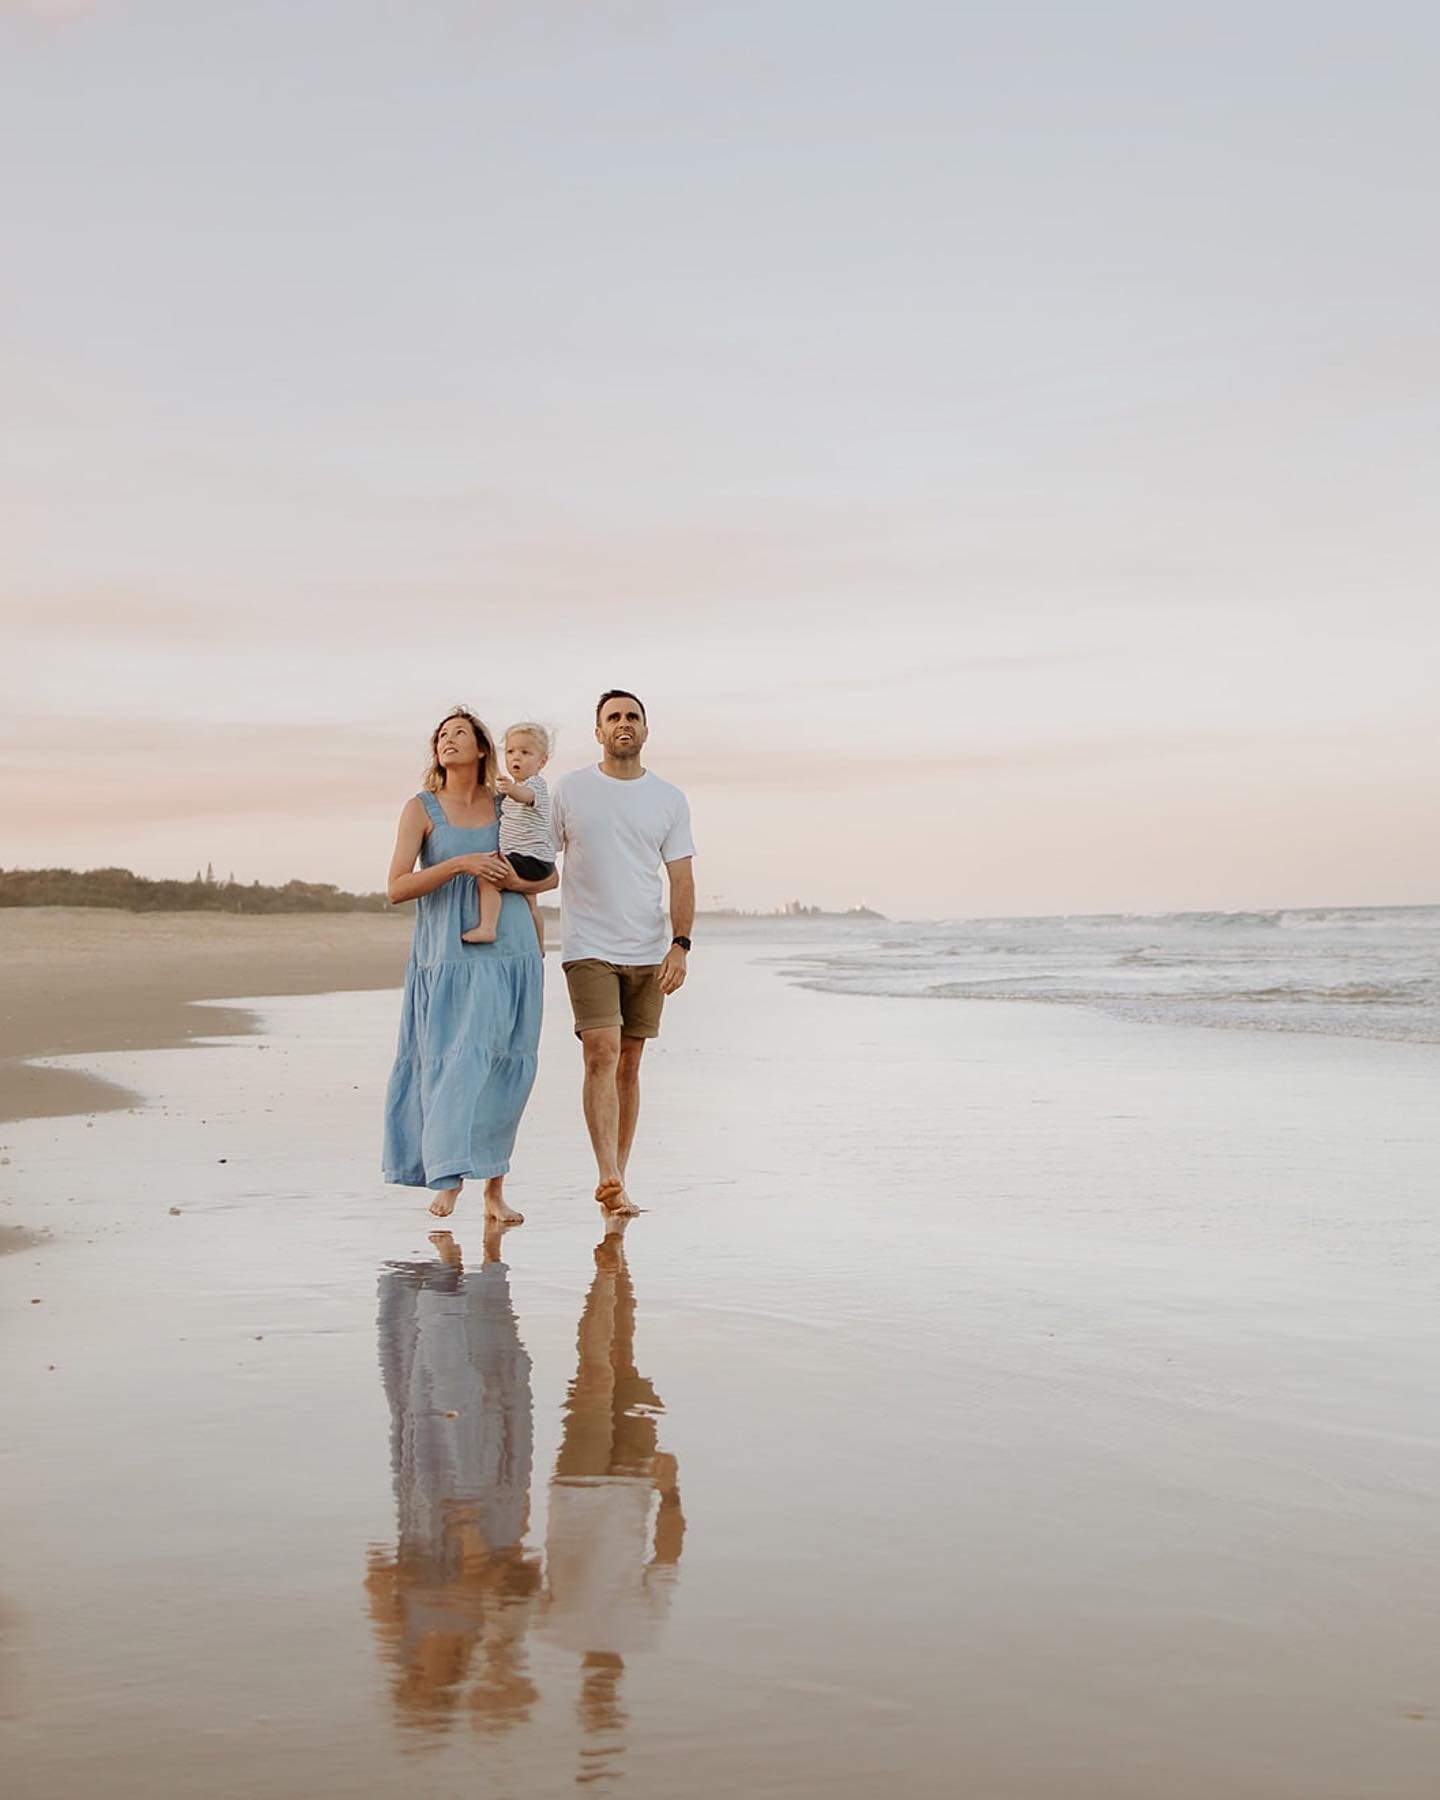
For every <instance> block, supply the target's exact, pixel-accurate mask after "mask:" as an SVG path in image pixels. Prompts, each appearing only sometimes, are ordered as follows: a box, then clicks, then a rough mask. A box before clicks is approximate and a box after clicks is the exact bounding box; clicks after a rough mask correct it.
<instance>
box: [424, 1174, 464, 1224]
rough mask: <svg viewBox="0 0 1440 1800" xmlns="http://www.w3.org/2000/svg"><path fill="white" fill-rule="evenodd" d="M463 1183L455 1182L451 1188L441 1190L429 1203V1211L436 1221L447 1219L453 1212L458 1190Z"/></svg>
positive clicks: (458, 1195) (458, 1193)
mask: <svg viewBox="0 0 1440 1800" xmlns="http://www.w3.org/2000/svg"><path fill="white" fill-rule="evenodd" d="M464 1185H465V1183H464V1182H463V1181H457V1182H456V1183H455V1185H454V1187H453V1188H441V1190H440V1192H439V1193H438V1194H437V1195H436V1196H435V1198H434V1199H433V1200H432V1201H431V1202H430V1210H431V1212H432V1213H434V1215H435V1217H436V1218H437V1219H448V1218H449V1217H450V1215H451V1213H452V1212H454V1210H455V1202H456V1201H457V1200H458V1199H459V1198H460V1190H461V1188H463V1187H464Z"/></svg>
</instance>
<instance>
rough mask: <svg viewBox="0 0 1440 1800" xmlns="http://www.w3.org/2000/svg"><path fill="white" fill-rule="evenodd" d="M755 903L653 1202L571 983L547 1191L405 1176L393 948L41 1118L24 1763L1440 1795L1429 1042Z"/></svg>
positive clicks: (7, 1595) (667, 1119) (18, 1476)
mask: <svg viewBox="0 0 1440 1800" xmlns="http://www.w3.org/2000/svg"><path fill="white" fill-rule="evenodd" d="M752 954H753V952H747V951H742V950H739V949H735V948H731V947H727V948H725V949H723V950H715V951H713V952H712V953H711V959H707V961H706V963H705V964H704V965H700V959H699V958H698V957H697V959H696V960H697V973H696V978H695V979H694V981H693V985H692V987H691V988H690V989H689V990H687V992H686V993H685V994H683V995H682V996H680V997H679V998H678V999H677V1000H676V1001H675V1002H672V1004H671V1007H670V1011H669V1016H668V1017H667V1022H666V1032H665V1036H664V1037H663V1038H662V1039H661V1040H660V1043H659V1044H658V1045H657V1046H656V1047H655V1048H654V1050H653V1051H652V1052H651V1053H650V1054H649V1057H648V1061H647V1071H646V1073H647V1086H646V1102H645V1104H646V1114H645V1117H644V1119H643V1120H642V1126H641V1134H642V1148H641V1151H640V1153H639V1154H638V1156H637V1162H636V1168H635V1171H634V1173H635V1176H636V1181H635V1186H636V1189H637V1196H638V1198H640V1200H641V1201H642V1203H646V1204H649V1205H651V1206H652V1208H653V1210H652V1211H650V1212H649V1213H647V1214H646V1215H645V1216H644V1217H642V1218H641V1219H640V1220H638V1221H637V1222H636V1223H635V1224H634V1225H633V1226H632V1227H631V1228H630V1230H629V1231H628V1233H627V1234H626V1235H625V1237H624V1238H623V1239H622V1240H618V1241H617V1240H614V1239H611V1240H605V1239H604V1238H603V1237H602V1234H601V1231H600V1229H599V1223H598V1220H597V1218H596V1217H595V1209H594V1207H593V1205H592V1204H591V1203H589V1202H588V1201H587V1199H586V1194H587V1192H588V1185H589V1181H588V1173H587V1166H586V1160H585V1155H584V1151H583V1144H582V1136H581V1129H580V1125H579V1120H578V1107H577V1100H578V1095H577V1082H578V1071H577V1069H576V1067H575V1060H576V1059H575V1052H574V1047H573V1043H572V1042H571V1041H570V1039H569V1036H568V1032H567V1030H566V1028H565V1020H564V1007H563V995H562V994H561V992H560V991H559V989H558V985H557V986H555V987H552V989H551V992H550V996H549V1000H550V1016H549V1019H548V1021H547V1027H546V1040H545V1045H544V1056H543V1060H542V1069H541V1077H540V1085H539V1088H538V1090H537V1095H536V1099H535V1102H534V1103H533V1105H532V1109H531V1112H530V1114H529V1115H528V1117H527V1120H526V1123H525V1128H524V1132H523V1135H522V1140H521V1145H520V1149H519V1153H518V1156H517V1164H516V1168H517V1175H516V1179H515V1182H514V1190H513V1193H512V1196H511V1197H512V1199H513V1201H514V1203H515V1204H517V1205H519V1206H521V1207H523V1208H524V1209H525V1210H526V1211H527V1212H528V1213H529V1215H530V1222H529V1223H527V1224H526V1225H525V1226H524V1227H523V1228H522V1229H520V1230H518V1231H515V1232H511V1233H509V1234H507V1235H506V1236H505V1237H504V1238H503V1239H502V1240H501V1241H500V1243H499V1244H498V1245H497V1244H491V1245H489V1246H487V1245H486V1243H485V1241H484V1234H483V1232H482V1230H481V1228H480V1225H479V1223H478V1221H477V1220H475V1219H474V1218H472V1217H471V1216H470V1207H469V1205H468V1204H467V1202H466V1201H464V1200H462V1204H461V1209H460V1211H459V1213H458V1214H457V1216H456V1218H455V1220H454V1221H453V1230H452V1233H451V1235H450V1236H449V1237H446V1236H444V1235H441V1236H440V1237H439V1238H438V1239H435V1240H432V1239H431V1238H430V1237H429V1235H428V1233H429V1229H430V1225H431V1222H430V1221H428V1220H427V1219H426V1217H425V1214H424V1211H423V1198H422V1197H420V1196H417V1195H413V1194H408V1193H404V1192H400V1191H396V1190H386V1189H384V1188H383V1187H381V1186H380V1184H379V1182H378V1179H377V1177H376V1176H375V1174H374V1166H375V1156H376V1138H377V1133H378V1118H379V1104H380V1095H381V1091H382V1088H383V1082H384V1077H385V1074H386V1072H387V1067H388V1056H389V1049H390V1044H391V1041H392V1039H393V1029H394V1019H395V1007H396V1000H395V996H393V995H386V994H361V995H331V996H322V997H319V998H313V999H300V1000H284V1001H275V1002H267V1003H265V1007H264V1011H265V1017H266V1020H267V1026H268V1035H267V1036H265V1037H262V1038H260V1039H258V1040H256V1039H247V1040H234V1041H230V1042H226V1043H223V1044H221V1045H218V1046H216V1047H213V1048H203V1049H191V1050H185V1051H175V1052H155V1053H150V1054H147V1055H146V1056H144V1057H131V1058H127V1057H105V1058H96V1059H92V1060H91V1061H90V1062H88V1063H87V1064H86V1066H94V1067H97V1068H99V1069H101V1070H102V1071H103V1072H106V1073H110V1074H112V1075H113V1076H114V1077H115V1078H116V1079H119V1080H122V1081H125V1082H126V1083H127V1085H130V1086H132V1087H135V1088H137V1089H139V1090H141V1091H143V1092H145V1093H147V1094H149V1095H153V1096H154V1099H153V1101H152V1103H151V1104H150V1105H149V1106H147V1107H146V1108H145V1109H143V1110H140V1111H137V1112H134V1113H117V1114H111V1115H102V1116H99V1117H97V1118H96V1119H95V1120H94V1121H93V1123H90V1124H87V1122H85V1121H83V1120H44V1121H32V1122H29V1123H27V1124H24V1125H17V1126H11V1127H7V1128H6V1129H5V1132H4V1137H5V1144H6V1147H5V1149H4V1151H3V1154H5V1155H7V1156H9V1157H10V1158H11V1162H10V1164H9V1165H7V1166H5V1167H4V1168H0V1176H3V1177H4V1178H5V1184H4V1189H3V1196H4V1198H5V1199H6V1200H8V1201H9V1202H10V1203H11V1204H10V1205H9V1206H8V1207H7V1208H6V1210H5V1211H4V1213H3V1215H0V1216H3V1218H4V1219H5V1220H6V1221H7V1222H10V1221H13V1222H15V1223H23V1224H25V1225H27V1226H48V1227H50V1228H51V1229H52V1230H53V1231H54V1232H55V1234H56V1241H55V1242H54V1243H52V1244H49V1245H47V1246H46V1247H45V1248H43V1249H40V1250H35V1251H25V1252H24V1253H21V1254H17V1255H14V1256H11V1257H8V1258H6V1259H4V1262H3V1264H0V1304H3V1310H0V1355H3V1358H4V1366H5V1368H6V1369H7V1371H9V1372H10V1374H9V1378H8V1391H7V1409H6V1410H7V1416H8V1420H9V1429H8V1431H7V1433H6V1435H5V1438H4V1442H3V1445H0V1463H3V1477H4V1489H5V1493H6V1495H7V1499H6V1502H5V1507H6V1524H5V1527H4V1534H3V1540H0V1550H3V1558H0V1560H3V1575H0V1656H3V1660H0V1715H3V1724H4V1730H5V1735H6V1737H7V1739H8V1740H9V1741H8V1751H7V1758H6V1761H7V1766H8V1768H9V1769H10V1770H11V1771H12V1774H13V1780H12V1783H11V1785H10V1786H9V1788H8V1790H7V1791H9V1792H15V1793H18V1794H21V1795H32V1794H33V1795H37V1796H38V1795H41V1794H44V1795H46V1796H56V1797H59V1800H67V1797H69V1796H80V1795H90V1794H93V1793H95V1792H98V1791H104V1792H107V1793H109V1794H115V1795H121V1796H129V1795H135V1796H141V1795H144V1796H147V1797H156V1796H162V1797H168V1796H172V1795H173V1796H181V1795H184V1796H189V1795H193V1794H195V1793H201V1792H203V1793H205V1794H207V1795H215V1796H232V1795H233V1796H236V1797H237V1800H238V1797H240V1796H250V1795H254V1796H267V1797H268V1796H289V1795H293V1794H298V1793H305V1794H307V1795H332V1794H333V1795H337V1796H338V1795H342V1794H343V1795H356V1794H360V1795H369V1794H374V1795H390V1794H395V1795H401V1794H403V1795H406V1796H413V1795H421V1796H429V1795H434V1796H448V1795H460V1794H475V1793H480V1794H486V1795H492V1794H493V1795H497V1796H502V1795H514V1796H517V1797H520V1800H527V1797H529V1796H542V1795H551V1794H561V1793H565V1792H569V1791H571V1790H572V1789H573V1787H574V1785H575V1783H576V1782H577V1781H579V1782H582V1783H584V1784H586V1785H593V1786H595V1787H597V1788H599V1789H600V1790H601V1791H602V1792H603V1791H613V1792H616V1793H620V1794H624V1795H628V1796H636V1797H637V1800H650V1797H651V1796H654V1797H655V1800H660V1797H661V1796H673V1795H676V1794H696V1795H710V1794H716V1795H720V1794H726V1793H732V1792H738V1793H744V1794H747V1795H765V1796H777V1797H778V1796H787V1797H788V1796H820V1795H827V1796H834V1795H840V1796H856V1797H857V1800H858V1797H860V1796H869V1795H871V1794H873V1793H875V1792H885V1791H888V1792H895V1793H900V1794H905V1795H915V1796H925V1797H928V1796H932V1795H933V1796H936V1797H937V1800H938V1797H939V1796H942V1795H943V1796H949V1795H954V1794H957V1793H959V1794H967V1795H974V1796H976V1797H977V1800H980V1797H984V1800H990V1797H991V1796H999V1797H1002V1800H1009V1797H1014V1800H1040V1797H1041V1796H1046V1797H1048V1796H1052V1795H1061V1794H1063V1795H1065V1796H1066V1797H1067V1800H1069V1797H1071V1796H1091V1795H1094V1796H1096V1797H1097V1800H1099V1797H1100V1796H1105V1797H1106V1800H1116V1797H1117V1796H1118V1797H1125V1800H1129V1797H1133V1800H1153V1797H1154V1796H1157V1795H1162V1794H1163V1795H1165V1796H1166V1797H1167V1800H1170V1797H1173V1796H1189V1795H1195V1796H1197V1797H1198V1796H1201V1795H1204V1796H1206V1797H1207V1800H1211V1797H1212V1796H1213V1795H1214V1794H1215V1793H1217V1792H1221V1791H1223V1792H1225V1793H1226V1794H1227V1795H1232V1796H1243V1797H1249V1796H1253V1797H1254V1800H1262V1797H1263V1800H1276V1797H1277V1796H1286V1795H1292V1794H1293V1795H1296V1796H1300V1795H1304V1796H1305V1797H1306V1800H1328V1797H1333V1800H1354V1796H1356V1795H1359V1794H1364V1795H1365V1796H1367V1800H1420V1797H1421V1796H1422V1795H1423V1796H1428V1795H1429V1794H1430V1793H1431V1792H1432V1791H1433V1779H1432V1778H1433V1771H1434V1767H1435V1758H1436V1755H1437V1749H1440V1740H1437V1736H1436V1733H1437V1731H1440V1651H1437V1648H1436V1646H1437V1642H1440V1637H1437V1626H1440V1580H1437V1575H1436V1572H1435V1568H1434V1561H1433V1557H1432V1556H1431V1554H1430V1550H1429V1546H1430V1545H1431V1543H1432V1542H1433V1520H1434V1516H1435V1509H1436V1503H1437V1500H1440V1431H1437V1421H1436V1413H1435V1409H1434V1404H1433V1397H1432V1394H1433V1374H1434V1369H1435V1367H1436V1364H1437V1351H1440V1325H1437V1323H1436V1313H1435V1308H1434V1303H1433V1294H1434V1288H1435V1283H1436V1278H1437V1275H1440V1228H1437V1224H1436V1220H1435V1217H1434V1213H1433V1192H1434V1177H1435V1173H1436V1171H1437V1168H1440V1133H1437V1126H1436V1123H1435V1113H1434V1107H1433V1100H1432V1088H1433V1070H1434V1052H1433V1051H1428V1050H1425V1049H1421V1048H1418V1047H1411V1046H1404V1045H1391V1044H1367V1043H1346V1042H1342V1041H1331V1040H1323V1039H1308V1038H1297V1039H1284V1038H1278V1037H1263V1038H1262V1037H1246V1036H1243V1035H1238V1034H1236V1035H1230V1034H1212V1033H1193V1032H1187V1031H1184V1030H1180V1029H1162V1028H1144V1029H1137V1028H1136V1027H1134V1026H1126V1025H1119V1024H1116V1023H1114V1022H1111V1021H1108V1020H1105V1019H1102V1018H1098V1017H1095V1016H1093V1015H1088V1014H1084V1013H1079V1012H1068V1011H1057V1010H1054V1009H1044V1008H1029V1007H1021V1006H1003V1007H1000V1006H997V1007H983V1006H975V1007H965V1008H959V1007H923V1006H918V1005H916V1004H914V1003H913V1002H907V1001H904V1000H887V999H870V1000H855V999H846V998H840V997H836V996H832V995H821V994H813V993H807V992H803V991H799V990H796V989H794V988H792V987H790V986H788V985H787V984H785V983H783V982H781V981H779V980H778V979H777V978H776V977H775V975H774V973H773V972H772V971H770V970H768V969H764V968H760V967H757V966H754V965H753V964H752V963H751V962H750V960H749V958H750V956H751V955H752ZM557 973H558V971H557V970H556V969H555V968H553V967H552V968H551V970H550V975H551V978H552V981H553V980H554V979H555V977H556V976H557ZM172 1207H178V1208H179V1209H180V1211H179V1213H178V1214H174V1213H172V1212H171V1210H170V1209H171V1208H172ZM32 1299H35V1300H38V1301H39V1302H40V1304H38V1305H31V1304H30V1302H31V1300H32Z"/></svg>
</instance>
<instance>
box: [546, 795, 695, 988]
mask: <svg viewBox="0 0 1440 1800" xmlns="http://www.w3.org/2000/svg"><path fill="white" fill-rule="evenodd" d="M550 829H551V834H552V836H553V837H554V840H555V848H556V849H557V850H558V851H559V852H560V854H561V856H563V857H564V859H565V861H564V866H563V868H562V870H561V876H560V955H561V958H562V960H563V961H565V962H579V961H580V959H581V958H582V957H587V956H593V957H597V958H598V959H599V960H600V961H601V962H612V963H621V964H639V965H645V964H650V963H658V962H663V961H664V959H665V953H666V952H667V951H668V950H669V948H670V921H669V919H668V918H667V917H666V913H665V895H664V891H663V884H662V882H661V879H660V865H661V864H662V863H667V862H675V861H677V860H678V859H679V858H680V857H682V856H693V855H694V854H695V846H694V844H693V843H692V842H691V839H690V806H689V803H688V802H687V801H686V798H685V796H684V795H683V794H682V793H681V792H680V790H679V788H677V787H672V786H671V784H670V783H669V782H668V781H662V780H661V779H660V777H659V776H658V775H653V774H651V772H650V771H649V770H648V769H647V770H646V771H645V773H644V774H643V775H640V776H637V777H636V778H635V780H633V781H618V780H616V778H615V777H614V776H613V775H606V774H605V773H603V771H602V770H600V769H598V768H596V767H595V766H594V765H593V764H592V765H591V767H590V768H588V769H572V770H571V772H570V773H569V774H568V775H562V776H561V777H560V779H559V781H557V782H556V783H555V792H554V795H553V797H552V800H551V805H550Z"/></svg>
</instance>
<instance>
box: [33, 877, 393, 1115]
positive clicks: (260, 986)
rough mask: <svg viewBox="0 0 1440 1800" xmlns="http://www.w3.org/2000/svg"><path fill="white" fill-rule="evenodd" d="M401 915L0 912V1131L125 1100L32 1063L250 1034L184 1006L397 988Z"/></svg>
mask: <svg viewBox="0 0 1440 1800" xmlns="http://www.w3.org/2000/svg"><path fill="white" fill-rule="evenodd" d="M409 950H410V915H409V914H408V913H405V912H400V911H399V910H398V909H397V910H396V911H395V912H389V913H327V914H320V915H316V914H313V913H312V914H303V913H300V914H269V915H261V916H258V917H246V916H245V915H243V914H242V915H239V916H235V915H231V914H225V913H209V912H206V913H126V912H112V911H110V910H108V909H103V908H92V907H14V908H10V907H7V908H3V909H0V991H3V993H4V996H5V998H4V1003H3V1007H0V1124H10V1123H14V1122H16V1121H18V1120H21V1119H43V1118H63V1117H67V1116H69V1115H72V1114H80V1113H100V1112H114V1111H117V1110H120V1109H123V1108H125V1107H130V1106H136V1105H139V1104H141V1102H142V1099H143V1096H141V1095H139V1094H137V1093H135V1092H133V1091H132V1090H131V1089H129V1088H125V1087H122V1086H120V1085H119V1084H118V1083H116V1082H113V1081H107V1080H104V1079H102V1078H101V1077H100V1076H97V1075H89V1074H85V1073H82V1072H81V1071H79V1070H72V1069H47V1068H41V1067H37V1066H36V1063H35V1062H34V1061H33V1060H32V1059H33V1058H40V1057H50V1056H77V1055H84V1054H88V1053H91V1052H104V1051H110V1050H166V1049H175V1048H177V1047H179V1046H181V1045H184V1044H188V1043H191V1042H193V1041H194V1040H195V1039H196V1038H209V1037H248V1036H253V1035H254V1034H255V1032H256V1031H257V1030H258V1029H259V1024H258V1020H257V1018H256V1015H255V1013H254V1012H253V1011H251V1010H249V1009H248V1008H245V1007H240V1006H231V1007H227V1006H214V1005H207V1006H204V1007H200V1006H197V1005H195V1002H196V1001H217V1000H232V999H239V998H244V997H254V996H255V995H262V994H263V995H267V996H268V995H272V994H322V993H334V992H340V991H347V990H349V991H359V990H363V989H371V988H390V987H397V988H398V987H400V986H401V985H402V984H403V982H404V979H405V961H406V958H407V956H408V955H409Z"/></svg>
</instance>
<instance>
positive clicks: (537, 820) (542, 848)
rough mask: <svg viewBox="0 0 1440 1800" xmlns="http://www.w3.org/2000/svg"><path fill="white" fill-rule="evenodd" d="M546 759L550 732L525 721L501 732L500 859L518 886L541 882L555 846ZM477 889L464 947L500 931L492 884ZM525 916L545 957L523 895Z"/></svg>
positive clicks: (533, 908) (540, 933) (532, 910)
mask: <svg viewBox="0 0 1440 1800" xmlns="http://www.w3.org/2000/svg"><path fill="white" fill-rule="evenodd" d="M549 760H550V733H549V732H548V731H547V730H546V729H545V727H544V726H543V725H536V724H534V723H533V722H532V721H530V720H528V719H527V720H526V721H525V723H524V724H523V725H512V726H511V727H510V729H509V730H508V731H507V732H506V733H505V767H506V770H507V771H508V773H507V774H505V775H501V776H498V777H497V778H496V783H495V785H496V786H497V787H498V788H499V790H500V793H501V795H502V799H501V801H500V854H501V855H502V856H503V857H504V858H505V860H506V862H508V863H509V865H510V867H511V868H512V869H513V870H514V871H515V873H516V874H517V875H518V876H519V877H520V879H521V880H522V881H543V880H544V879H545V877H546V876H547V875H548V874H550V872H551V870H552V869H554V867H555V846H554V844H553V843H552V842H551V841H550V789H549V788H548V787H547V786H546V784H545V777H544V776H543V775H542V774H541V773H540V771H541V770H542V769H543V768H544V767H545V765H546V763H547V762H549ZM475 886H476V888H477V889H478V890H479V899H480V923H479V924H478V925H477V926H476V927H475V928H474V930H473V931H463V932H461V934H460V937H461V941H462V942H463V943H466V944H493V943H494V942H495V934H496V932H497V931H498V930H499V928H500V894H501V890H500V889H499V888H498V887H496V886H495V884H494V882H492V881H481V880H479V879H478V878H477V880H476V882H475ZM525 898H526V899H527V900H528V901H529V903H530V916H531V918H533V919H534V921H535V935H536V936H537V937H538V938H539V939H540V952H541V955H542V956H543V955H544V952H545V928H544V927H543V926H542V925H541V923H540V914H539V912H538V911H537V910H536V906H535V896H534V895H533V894H527V895H526V896H525Z"/></svg>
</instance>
